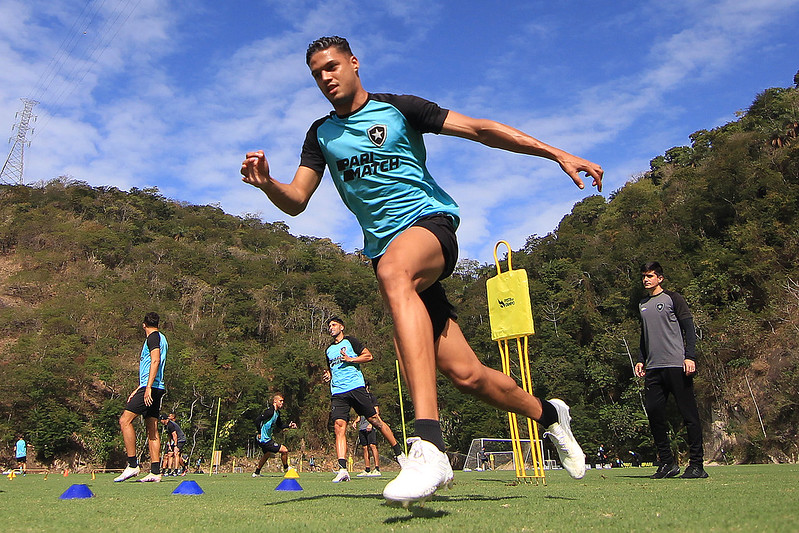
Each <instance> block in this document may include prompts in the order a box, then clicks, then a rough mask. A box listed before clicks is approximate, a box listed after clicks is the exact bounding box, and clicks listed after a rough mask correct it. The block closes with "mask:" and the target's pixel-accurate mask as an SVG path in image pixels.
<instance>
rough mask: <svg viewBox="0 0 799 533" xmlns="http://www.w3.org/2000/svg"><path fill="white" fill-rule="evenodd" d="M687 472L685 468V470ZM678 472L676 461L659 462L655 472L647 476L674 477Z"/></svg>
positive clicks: (656, 477) (658, 477)
mask: <svg viewBox="0 0 799 533" xmlns="http://www.w3.org/2000/svg"><path fill="white" fill-rule="evenodd" d="M686 472H687V470H686ZM679 473H680V467H679V466H678V465H677V463H668V464H661V465H660V466H659V467H658V469H657V472H655V473H654V474H652V475H651V476H649V477H650V478H652V479H663V478H664V477H674V476H676V475H677V474H679Z"/></svg>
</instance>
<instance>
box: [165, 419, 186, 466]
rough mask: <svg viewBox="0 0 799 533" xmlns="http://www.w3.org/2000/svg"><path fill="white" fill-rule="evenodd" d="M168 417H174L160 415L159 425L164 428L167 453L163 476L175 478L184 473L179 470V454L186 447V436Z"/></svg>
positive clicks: (180, 460) (180, 459) (180, 461)
mask: <svg viewBox="0 0 799 533" xmlns="http://www.w3.org/2000/svg"><path fill="white" fill-rule="evenodd" d="M170 416H174V415H171V414H170V415H166V414H164V415H161V423H162V424H163V425H164V426H166V427H165V431H166V434H167V444H166V447H167V453H166V457H165V458H164V465H163V466H164V475H166V476H170V475H171V476H177V475H180V474H183V473H185V468H183V469H182V468H181V463H182V458H181V452H182V451H183V448H184V447H185V446H186V435H185V434H184V433H183V430H182V429H181V428H180V426H179V425H178V423H177V422H175V420H174V419H173V418H170Z"/></svg>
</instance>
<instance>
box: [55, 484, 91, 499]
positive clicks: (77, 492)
mask: <svg viewBox="0 0 799 533" xmlns="http://www.w3.org/2000/svg"><path fill="white" fill-rule="evenodd" d="M93 497H94V493H93V492H92V491H91V489H89V487H88V485H72V486H71V487H69V488H68V489H67V490H65V491H64V494H62V495H61V496H59V497H58V499H60V500H74V499H76V498H93Z"/></svg>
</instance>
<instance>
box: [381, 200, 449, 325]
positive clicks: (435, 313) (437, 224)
mask: <svg viewBox="0 0 799 533" xmlns="http://www.w3.org/2000/svg"><path fill="white" fill-rule="evenodd" d="M413 226H419V227H420V228H425V229H426V230H428V231H430V233H432V234H433V235H435V236H436V239H438V242H439V244H441V252H442V254H443V255H444V270H443V271H442V272H441V275H440V276H439V277H438V280H437V281H436V282H435V283H433V284H432V285H431V286H430V287H428V288H427V289H425V290H424V291H422V292H420V293H419V297H420V298H421V299H422V302H423V303H424V306H425V308H426V309H427V314H428V315H429V316H430V321H431V322H432V323H433V338H434V339H436V340H438V338H439V337H440V336H441V334H442V333H443V332H444V328H445V327H446V325H447V320H449V319H452V320H457V319H458V315H457V314H456V313H455V306H453V305H452V304H451V303H450V301H449V300H448V299H447V293H446V292H445V291H444V287H443V286H442V285H441V280H442V279H446V278H448V277H450V276H451V275H452V272H453V271H454V270H455V265H456V264H457V262H458V238H457V237H456V236H455V225H454V224H453V222H452V218H450V216H449V215H445V214H442V213H438V214H435V215H427V216H424V217H422V218H420V219H419V220H417V221H416V222H414V223H413V224H412V225H411V227H413ZM379 262H380V257H375V258H374V259H372V268H374V270H375V272H377V264H378V263H379Z"/></svg>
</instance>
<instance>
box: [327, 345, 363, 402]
mask: <svg viewBox="0 0 799 533" xmlns="http://www.w3.org/2000/svg"><path fill="white" fill-rule="evenodd" d="M342 348H343V349H344V350H345V351H346V354H347V355H348V356H350V357H358V356H359V355H361V352H363V344H361V342H360V341H359V340H358V339H356V338H355V337H349V336H347V337H344V338H343V339H341V342H337V343H335V344H331V345H330V346H329V347H328V348H327V352H326V355H327V364H328V366H329V367H330V392H332V393H333V394H341V393H343V392H348V391H351V390H352V389H357V388H358V387H365V386H366V381H365V380H364V379H363V373H362V372H361V365H360V364H358V363H347V362H346V361H344V356H343V355H342V354H341V350H342Z"/></svg>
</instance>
